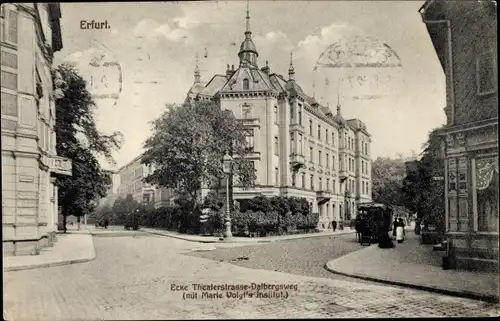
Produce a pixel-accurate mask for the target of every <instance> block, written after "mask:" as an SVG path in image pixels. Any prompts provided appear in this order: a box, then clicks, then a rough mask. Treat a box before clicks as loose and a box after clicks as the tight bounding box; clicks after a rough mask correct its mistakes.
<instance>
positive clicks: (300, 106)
mask: <svg viewBox="0 0 500 321" xmlns="http://www.w3.org/2000/svg"><path fill="white" fill-rule="evenodd" d="M298 109H299V115H298V118H299V125H302V105H299V108H298Z"/></svg>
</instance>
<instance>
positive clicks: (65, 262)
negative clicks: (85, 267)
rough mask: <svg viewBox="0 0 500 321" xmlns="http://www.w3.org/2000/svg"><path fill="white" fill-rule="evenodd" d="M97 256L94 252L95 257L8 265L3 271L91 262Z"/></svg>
mask: <svg viewBox="0 0 500 321" xmlns="http://www.w3.org/2000/svg"><path fill="white" fill-rule="evenodd" d="M95 258H96V255H95V253H94V255H93V257H90V258H85V259H75V260H69V261H59V262H52V263H45V264H32V265H24V266H12V267H6V268H4V269H3V271H4V272H14V271H22V270H32V269H42V268H48V267H54V266H62V265H71V264H77V263H84V262H89V261H92V260H94V259H95Z"/></svg>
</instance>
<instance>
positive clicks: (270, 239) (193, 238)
mask: <svg viewBox="0 0 500 321" xmlns="http://www.w3.org/2000/svg"><path fill="white" fill-rule="evenodd" d="M139 231H144V232H148V233H151V234H156V235H161V236H167V237H172V238H176V239H181V240H185V241H190V242H198V243H228V242H231V243H250V244H256V243H274V242H280V241H288V240H297V239H306V238H313V237H328V236H339V235H344V234H350V233H354V232H355V231H354V229H353V230H351V229H350V228H349V227H347V228H344V230H343V231H340V230H337V231H335V232H333V231H323V232H318V233H307V234H296V235H282V236H266V237H233V238H232V239H231V240H230V241H227V240H220V239H219V237H216V236H200V235H188V234H181V233H177V232H173V231H166V230H161V229H153V228H147V227H141V228H140V229H139Z"/></svg>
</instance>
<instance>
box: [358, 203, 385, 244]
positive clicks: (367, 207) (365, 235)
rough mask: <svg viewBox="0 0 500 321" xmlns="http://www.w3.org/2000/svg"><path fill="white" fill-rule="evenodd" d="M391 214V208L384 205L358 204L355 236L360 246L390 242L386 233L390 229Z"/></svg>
mask: <svg viewBox="0 0 500 321" xmlns="http://www.w3.org/2000/svg"><path fill="white" fill-rule="evenodd" d="M392 214H393V209H392V207H391V206H389V205H386V204H381V203H361V204H358V215H357V216H356V235H357V238H358V241H359V242H360V244H361V245H364V244H368V245H370V244H371V242H379V243H380V242H386V241H387V242H388V241H390V237H389V234H388V233H389V231H390V230H391V229H392ZM380 245H382V244H380Z"/></svg>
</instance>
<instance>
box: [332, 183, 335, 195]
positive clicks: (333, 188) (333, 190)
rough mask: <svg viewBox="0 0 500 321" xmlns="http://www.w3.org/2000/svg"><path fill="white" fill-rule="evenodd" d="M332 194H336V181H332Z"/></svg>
mask: <svg viewBox="0 0 500 321" xmlns="http://www.w3.org/2000/svg"><path fill="white" fill-rule="evenodd" d="M332 192H334V193H335V180H333V181H332Z"/></svg>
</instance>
